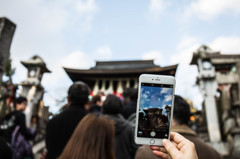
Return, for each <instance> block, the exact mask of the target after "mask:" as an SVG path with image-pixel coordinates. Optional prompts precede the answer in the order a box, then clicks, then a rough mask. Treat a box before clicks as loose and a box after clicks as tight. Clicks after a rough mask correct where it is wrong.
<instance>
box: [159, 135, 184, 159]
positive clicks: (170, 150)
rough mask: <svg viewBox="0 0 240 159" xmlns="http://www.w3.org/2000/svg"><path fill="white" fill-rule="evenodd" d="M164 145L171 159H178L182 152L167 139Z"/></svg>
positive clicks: (164, 140)
mask: <svg viewBox="0 0 240 159" xmlns="http://www.w3.org/2000/svg"><path fill="white" fill-rule="evenodd" d="M162 143H163V146H164V147H165V149H166V150H167V152H168V153H169V154H170V156H171V158H176V157H177V156H178V155H179V153H180V151H179V150H178V149H177V147H176V146H175V145H174V144H173V143H172V142H170V141H169V140H167V139H163V141H162Z"/></svg>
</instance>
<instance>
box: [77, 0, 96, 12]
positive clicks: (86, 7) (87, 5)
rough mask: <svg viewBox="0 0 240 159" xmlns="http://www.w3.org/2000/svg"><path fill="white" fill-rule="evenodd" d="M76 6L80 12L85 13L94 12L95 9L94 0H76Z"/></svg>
mask: <svg viewBox="0 0 240 159" xmlns="http://www.w3.org/2000/svg"><path fill="white" fill-rule="evenodd" d="M76 8H77V10H78V12H79V13H80V14H86V13H90V14H92V13H94V12H96V10H97V8H98V7H97V5H96V3H95V1H94V0H87V1H83V0H82V1H78V2H77V4H76Z"/></svg>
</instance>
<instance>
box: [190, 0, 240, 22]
mask: <svg viewBox="0 0 240 159" xmlns="http://www.w3.org/2000/svg"><path fill="white" fill-rule="evenodd" d="M239 12H240V1H239V0H198V1H194V2H192V3H191V4H190V5H189V6H187V10H186V14H187V15H188V16H193V15H196V16H198V17H200V18H201V19H205V20H207V19H211V18H214V17H217V16H219V15H221V14H225V13H235V14H239Z"/></svg>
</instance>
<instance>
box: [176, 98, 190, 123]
mask: <svg viewBox="0 0 240 159" xmlns="http://www.w3.org/2000/svg"><path fill="white" fill-rule="evenodd" d="M190 116H191V112H190V107H189V104H188V103H187V102H186V100H185V99H183V98H182V97H181V96H178V95H175V98H174V109H173V121H174V122H173V126H174V125H183V124H185V125H188V123H189V120H190Z"/></svg>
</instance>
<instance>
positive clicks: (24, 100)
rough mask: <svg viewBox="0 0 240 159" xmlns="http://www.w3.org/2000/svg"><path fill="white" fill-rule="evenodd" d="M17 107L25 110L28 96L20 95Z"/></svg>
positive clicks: (16, 102) (16, 103)
mask: <svg viewBox="0 0 240 159" xmlns="http://www.w3.org/2000/svg"><path fill="white" fill-rule="evenodd" d="M15 108H16V110H18V111H24V110H25V109H26V108H27V98H25V97H22V96H20V97H18V98H17V99H16V100H15Z"/></svg>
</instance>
